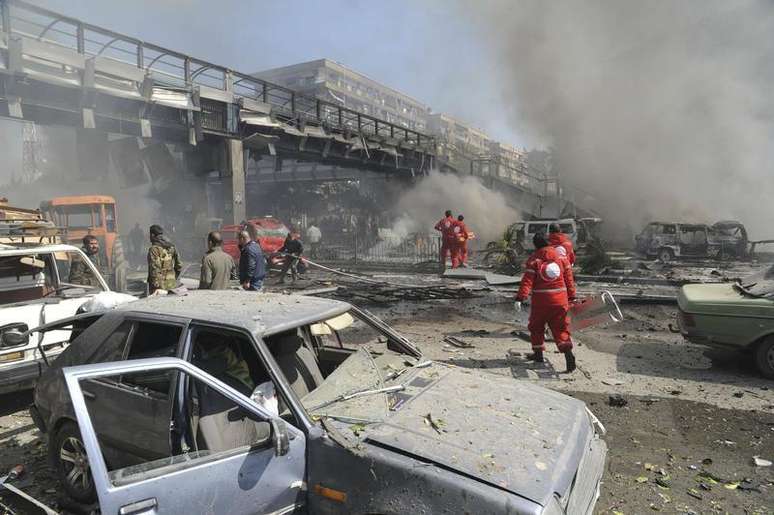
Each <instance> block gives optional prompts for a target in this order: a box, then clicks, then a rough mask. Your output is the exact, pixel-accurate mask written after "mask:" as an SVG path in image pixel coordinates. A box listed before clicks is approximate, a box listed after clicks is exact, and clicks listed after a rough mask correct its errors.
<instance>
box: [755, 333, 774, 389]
mask: <svg viewBox="0 0 774 515" xmlns="http://www.w3.org/2000/svg"><path fill="white" fill-rule="evenodd" d="M755 364H756V365H757V366H758V370H760V372H761V374H763V376H764V377H766V378H768V379H774V336H769V337H767V338H764V340H763V341H762V342H761V343H760V344H759V345H758V347H757V348H756V349H755Z"/></svg>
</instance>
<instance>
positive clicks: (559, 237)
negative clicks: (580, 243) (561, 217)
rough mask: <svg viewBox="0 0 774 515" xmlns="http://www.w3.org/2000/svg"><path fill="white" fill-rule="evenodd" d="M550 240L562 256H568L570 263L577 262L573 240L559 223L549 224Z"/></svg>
mask: <svg viewBox="0 0 774 515" xmlns="http://www.w3.org/2000/svg"><path fill="white" fill-rule="evenodd" d="M548 242H549V243H550V244H551V245H552V246H553V247H554V248H555V249H556V251H557V252H558V253H559V255H560V256H562V257H565V258H567V261H569V262H570V265H574V264H575V249H573V246H572V240H571V239H570V238H568V237H567V235H566V234H564V233H563V232H562V228H561V227H559V224H551V225H549V226H548Z"/></svg>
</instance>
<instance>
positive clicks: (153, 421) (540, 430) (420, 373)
mask: <svg viewBox="0 0 774 515" xmlns="http://www.w3.org/2000/svg"><path fill="white" fill-rule="evenodd" d="M68 323H70V324H80V325H81V326H82V327H83V326H88V327H87V328H86V329H85V330H83V331H82V332H81V333H80V335H79V336H78V337H76V338H75V339H74V341H73V343H72V344H71V345H70V346H69V347H68V348H67V349H66V350H65V351H64V352H63V353H62V354H61V355H60V357H59V358H58V359H57V361H56V362H55V363H54V364H53V366H52V367H51V368H49V369H48V370H46V371H45V372H44V375H43V377H42V378H41V379H40V381H39V383H38V386H37V388H36V390H35V394H34V406H33V407H32V408H31V413H32V415H33V418H34V420H35V422H36V424H37V425H38V426H39V427H40V429H41V430H42V431H44V432H47V433H49V442H50V444H49V451H50V455H51V458H52V459H53V461H54V463H55V469H56V472H57V475H58V476H59V477H60V478H61V480H62V482H63V485H64V488H65V490H66V491H67V493H69V494H70V495H71V496H72V497H74V498H76V499H78V500H80V501H81V502H90V501H93V500H98V501H99V505H100V508H101V511H102V513H119V512H120V513H135V512H140V511H142V510H149V511H153V512H154V513H156V512H158V513H170V512H173V511H174V512H175V513H196V512H200V511H201V509H202V506H207V507H208V511H210V512H213V513H232V514H239V513H255V512H261V513H290V512H295V510H301V511H304V512H309V513H342V512H347V513H418V512H424V513H435V512H438V513H440V512H443V511H447V512H462V511H464V512H469V513H504V512H508V513H546V514H560V513H573V514H581V513H592V510H593V507H594V504H595V502H596V499H597V497H598V495H599V484H600V479H601V477H602V473H603V469H604V461H605V455H606V446H605V443H604V441H603V440H601V439H600V438H599V436H600V434H603V433H604V428H602V426H601V424H600V423H599V421H598V420H597V419H596V417H594V415H593V414H592V413H591V412H590V411H589V410H588V408H586V406H585V405H584V403H583V402H581V401H578V400H576V399H573V398H570V397H567V396H565V395H562V394H560V393H557V392H554V391H551V390H548V389H544V388H541V387H538V386H535V385H532V384H530V383H527V382H519V381H514V380H513V379H510V378H505V377H499V376H495V375H491V376H490V375H486V374H485V375H481V374H471V373H470V372H469V371H468V370H464V369H460V368H457V367H454V366H450V365H445V364H441V363H435V362H431V361H426V360H424V359H423V358H422V354H421V352H420V350H419V349H418V348H417V347H416V346H415V345H414V344H413V343H411V342H410V341H408V340H406V339H405V338H404V337H402V336H401V335H399V334H398V333H396V332H395V331H394V330H393V329H392V328H390V327H389V326H387V325H386V324H384V323H383V322H382V321H380V320H378V319H376V318H374V317H373V316H372V315H370V314H369V313H367V312H364V311H362V310H359V309H357V308H354V307H352V306H351V305H349V304H347V303H344V302H339V301H334V300H328V299H320V298H312V297H299V296H285V295H277V294H262V295H259V296H256V295H251V294H250V293H246V292H238V291H233V292H232V291H229V292H210V291H197V292H189V293H188V294H187V295H181V296H167V297H150V298H146V299H142V300H139V301H136V302H133V303H131V304H125V305H123V306H119V307H117V308H116V309H113V310H110V311H107V312H105V313H104V314H103V315H101V316H99V315H95V314H91V315H81V316H79V317H75V318H73V319H72V320H70V321H69V322H67V321H64V322H62V323H61V324H59V325H51V326H49V327H48V328H47V329H48V330H54V331H56V330H60V329H61V328H62V326H63V325H64V326H66V324H68Z"/></svg>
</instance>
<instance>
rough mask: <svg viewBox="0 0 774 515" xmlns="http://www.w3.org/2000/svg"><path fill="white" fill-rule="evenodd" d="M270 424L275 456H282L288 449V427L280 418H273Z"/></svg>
mask: <svg viewBox="0 0 774 515" xmlns="http://www.w3.org/2000/svg"><path fill="white" fill-rule="evenodd" d="M269 423H270V424H271V443H272V445H273V446H274V455H275V456H284V455H286V454H287V453H288V451H289V450H290V437H289V435H288V427H287V426H286V425H285V421H284V420H282V419H281V418H273V419H271V421H270V422H269Z"/></svg>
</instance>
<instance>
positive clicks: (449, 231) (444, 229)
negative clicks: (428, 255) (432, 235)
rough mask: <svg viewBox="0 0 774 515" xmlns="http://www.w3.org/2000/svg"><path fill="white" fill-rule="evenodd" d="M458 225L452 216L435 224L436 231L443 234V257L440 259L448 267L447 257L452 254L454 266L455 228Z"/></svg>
mask: <svg viewBox="0 0 774 515" xmlns="http://www.w3.org/2000/svg"><path fill="white" fill-rule="evenodd" d="M456 224H457V220H455V219H454V217H451V216H445V217H443V218H441V219H440V220H439V221H438V223H437V224H435V230H436V231H440V232H441V255H440V257H439V259H440V261H441V265H444V266H445V265H446V255H447V254H450V255H451V258H452V265H453V264H454V247H455V245H454V226H455V225H456Z"/></svg>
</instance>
